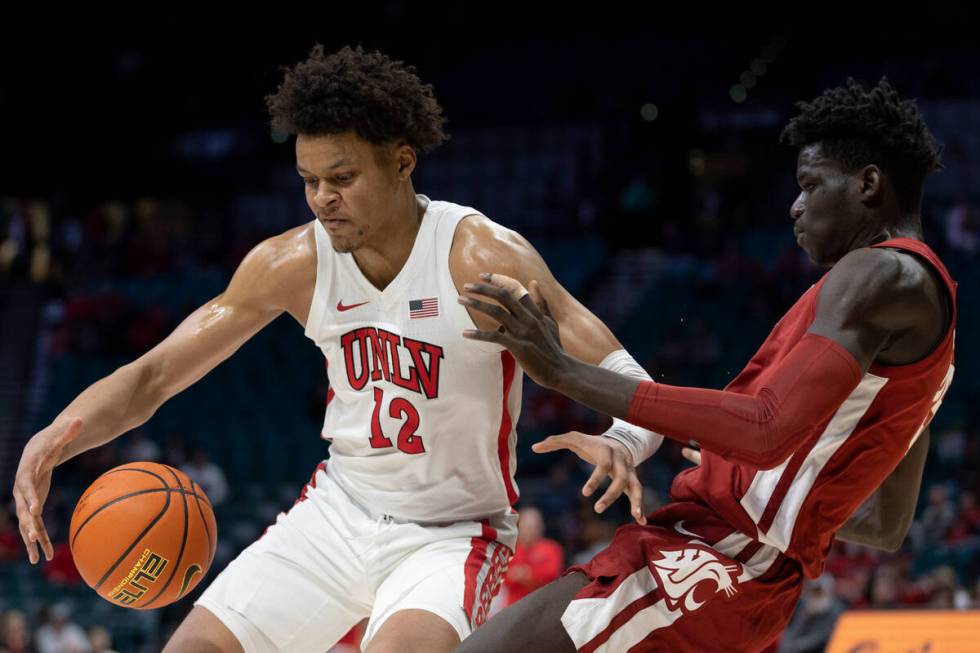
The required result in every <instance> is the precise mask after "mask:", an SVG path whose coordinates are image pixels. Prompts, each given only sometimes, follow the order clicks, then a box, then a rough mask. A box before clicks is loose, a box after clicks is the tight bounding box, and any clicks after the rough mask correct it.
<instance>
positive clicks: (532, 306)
mask: <svg viewBox="0 0 980 653" xmlns="http://www.w3.org/2000/svg"><path fill="white" fill-rule="evenodd" d="M520 302H521V304H523V305H524V308H526V309H527V310H528V312H529V313H531V315H533V316H534V317H536V318H538V319H539V320H540V319H542V318H544V313H543V312H542V302H544V297H543V296H542V295H541V286H540V285H539V284H538V282H537V280H536V279H535V280H532V281H531V282H530V283H529V284H528V291H527V294H526V295H524V296H523V297H521V299H520Z"/></svg>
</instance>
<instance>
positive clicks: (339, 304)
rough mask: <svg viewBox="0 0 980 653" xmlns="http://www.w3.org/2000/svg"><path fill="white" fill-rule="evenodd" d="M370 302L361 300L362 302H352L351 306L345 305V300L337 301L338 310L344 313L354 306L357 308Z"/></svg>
mask: <svg viewBox="0 0 980 653" xmlns="http://www.w3.org/2000/svg"><path fill="white" fill-rule="evenodd" d="M369 303H370V302H361V303H360V304H351V305H350V306H344V302H343V301H339V302H337V310H338V311H340V312H341V313H343V312H344V311H349V310H350V309H352V308H357V307H358V306H364V305H365V304H369Z"/></svg>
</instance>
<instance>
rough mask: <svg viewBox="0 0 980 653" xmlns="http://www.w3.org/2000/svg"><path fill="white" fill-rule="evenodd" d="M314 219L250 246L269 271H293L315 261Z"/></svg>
mask: <svg viewBox="0 0 980 653" xmlns="http://www.w3.org/2000/svg"><path fill="white" fill-rule="evenodd" d="M315 228H316V223H315V221H310V222H307V223H305V224H301V225H298V226H296V227H293V228H292V229H288V230H286V231H284V232H282V233H280V234H276V235H274V236H269V237H268V238H266V239H265V240H263V241H261V242H260V243H259V244H258V245H256V246H255V247H254V248H252V251H251V252H249V255H253V254H254V255H255V256H256V257H257V258H258V259H259V260H260V261H261V262H262V263H263V264H264V265H265V266H266V267H268V271H269V272H273V273H275V272H293V271H295V270H296V269H302V268H304V267H307V266H309V264H310V263H311V262H312V263H315V262H316V232H315V231H314V229H315Z"/></svg>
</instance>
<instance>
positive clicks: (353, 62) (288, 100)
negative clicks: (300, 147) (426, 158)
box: [265, 43, 449, 152]
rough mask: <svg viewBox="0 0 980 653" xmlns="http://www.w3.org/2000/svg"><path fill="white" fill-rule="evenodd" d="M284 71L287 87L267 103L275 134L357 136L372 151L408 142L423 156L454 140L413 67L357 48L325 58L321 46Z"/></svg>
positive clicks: (426, 87)
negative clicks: (388, 145)
mask: <svg viewBox="0 0 980 653" xmlns="http://www.w3.org/2000/svg"><path fill="white" fill-rule="evenodd" d="M280 70H281V71H283V72H285V78H284V79H283V82H282V84H280V85H279V87H278V88H277V89H276V92H275V93H272V94H270V95H267V96H266V97H265V102H266V106H267V107H268V110H269V115H270V116H271V127H272V129H274V130H276V131H280V132H283V133H286V134H289V135H294V134H302V135H308V136H324V135H329V134H340V133H343V132H348V131H353V132H355V133H356V134H357V135H358V136H360V137H361V138H363V139H364V140H366V141H368V142H369V143H372V144H373V145H377V146H380V145H384V144H388V143H391V142H395V141H401V140H404V141H405V142H407V143H408V144H409V145H411V146H412V147H413V148H415V149H416V150H417V151H421V152H427V151H429V150H431V149H433V148H434V147H436V146H437V145H439V144H441V143H443V142H444V141H446V140H448V139H449V136H448V135H447V134H446V133H445V132H444V131H443V128H442V125H443V123H444V122H445V121H446V118H445V117H443V115H442V107H441V106H439V102H438V101H436V98H435V96H434V95H433V92H432V85H431V84H423V83H422V81H421V80H420V79H419V78H418V76H417V75H416V74H415V67H414V66H406V65H404V62H402V61H394V60H392V59H391V58H389V57H388V56H387V55H385V54H382V53H381V52H377V51H375V52H365V51H364V49H363V48H362V47H361V46H360V45H358V46H357V47H355V48H351V47H350V46H344V47H343V48H342V49H341V50H339V51H337V52H334V53H333V54H329V55H324V48H323V45H322V44H320V43H317V44H316V45H314V46H313V49H312V50H311V51H310V56H309V58H307V59H306V60H305V61H301V62H299V63H298V64H296V65H295V66H294V67H293V68H289V67H286V66H283V67H281V69H280Z"/></svg>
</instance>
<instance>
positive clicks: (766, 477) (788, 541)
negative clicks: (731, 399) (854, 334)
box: [671, 238, 956, 577]
mask: <svg viewBox="0 0 980 653" xmlns="http://www.w3.org/2000/svg"><path fill="white" fill-rule="evenodd" d="M872 247H889V248H892V249H897V250H903V251H907V252H911V253H913V254H916V255H918V256H919V257H920V258H921V259H923V260H924V261H926V262H927V263H928V265H930V266H931V267H933V268H934V269H935V270H936V272H937V273H938V275H939V276H940V277H941V278H942V280H943V282H944V284H945V286H946V288H947V290H948V292H949V297H950V300H951V305H950V311H951V315H950V324H949V329H948V331H947V332H946V334H945V337H944V338H943V340H942V342H941V343H940V344H939V345H938V346H937V347H936V348H935V350H934V351H933V352H932V353H930V354H929V355H928V356H927V357H926V358H924V359H922V360H920V361H918V362H915V363H911V364H908V365H881V364H877V363H874V364H872V365H871V367H870V368H869V369H868V371H867V372H866V373H865V374H864V376H863V378H862V379H861V381H860V383H859V384H858V386H857V387H856V388H855V389H854V391H853V392H852V393H851V394H850V396H849V397H848V398H847V399H846V400H845V401H844V402H843V403H842V404H841V406H840V408H839V409H838V410H837V412H836V413H835V414H834V415H833V416H832V417H830V418H829V419H828V420H826V421H825V422H823V423H820V424H814V425H813V428H812V429H811V430H810V431H809V432H808V433H807V434H805V435H804V436H803V437H802V438H801V439H800V444H799V447H798V448H797V449H796V450H795V451H794V452H793V453H792V454H791V455H790V456H789V457H788V458H786V460H784V461H783V462H782V463H781V464H780V465H778V466H777V467H775V468H773V469H767V470H759V469H756V468H754V467H752V466H750V465H747V464H743V463H738V462H734V461H731V460H725V459H723V458H722V457H720V456H718V455H715V454H712V453H710V452H708V451H702V458H701V465H699V466H697V467H694V468H691V469H688V470H685V471H684V472H681V473H680V474H678V476H677V477H676V478H675V479H674V482H673V485H672V486H671V496H672V497H673V498H674V499H675V500H678V501H700V502H702V503H707V504H708V505H709V506H711V507H712V508H713V509H714V510H715V511H716V512H717V513H718V514H719V515H721V516H722V517H723V518H725V519H726V520H727V521H728V523H730V524H731V525H732V526H734V527H736V528H738V529H739V530H741V531H742V532H744V533H746V534H748V535H750V536H752V537H754V538H755V539H757V540H759V541H760V542H763V543H766V544H770V545H773V546H775V547H777V548H778V549H779V550H781V551H783V552H785V553H786V555H787V556H789V557H791V558H794V559H796V560H798V561H799V562H800V563H801V565H802V566H803V570H804V572H805V573H806V574H807V575H808V576H810V577H816V576H818V575H819V574H820V572H821V571H822V570H823V565H824V561H825V559H826V555H827V552H828V550H829V549H830V545H831V543H832V542H833V537H834V533H835V532H836V531H837V530H838V529H839V528H840V527H841V526H842V525H843V524H844V522H846V521H847V520H848V518H849V517H850V516H851V514H852V513H853V512H854V511H855V510H856V509H857V508H858V506H860V505H861V503H862V502H863V501H864V500H865V499H866V498H867V497H868V496H870V495H871V494H872V493H873V492H874V491H875V490H876V489H877V488H878V486H879V485H881V483H882V481H884V480H885V478H886V477H887V476H888V475H889V474H890V473H891V472H892V470H893V469H895V467H896V466H897V465H898V463H899V462H900V461H901V459H902V457H903V456H904V455H905V454H906V452H908V450H909V449H910V448H911V447H912V444H913V443H914V442H915V440H916V438H918V437H919V434H920V433H922V431H923V430H924V429H925V427H926V426H927V425H928V423H929V421H930V420H931V419H932V417H933V415H934V414H935V413H936V410H937V409H938V408H939V405H940V403H942V400H943V396H944V395H945V393H946V390H947V388H948V387H949V384H950V381H951V380H952V378H953V340H954V336H955V327H956V282H955V281H953V279H952V277H950V275H949V272H948V271H947V270H946V267H945V266H944V265H943V264H942V262H941V261H940V260H939V258H938V257H937V256H936V254H935V253H934V252H933V251H932V250H931V249H930V248H929V247H928V246H927V245H926V244H925V243H923V242H921V241H918V240H913V239H909V238H894V239H892V240H887V241H885V242H882V243H878V244H876V245H872ZM826 278H827V276H826V275H824V276H823V277H822V278H821V279H820V281H818V282H817V283H815V284H814V285H812V286H811V287H810V289H809V290H807V291H806V292H805V293H804V294H803V296H802V297H800V299H799V300H797V302H796V303H795V304H794V305H793V307H792V308H790V309H789V311H788V312H787V313H786V315H784V316H783V318H782V319H781V320H780V321H779V322H778V323H777V324H776V326H775V327H773V330H772V332H771V333H770V334H769V337H768V338H766V340H765V342H763V343H762V346H761V347H760V348H759V350H758V352H756V354H755V355H754V356H753V357H752V359H751V360H750V361H749V363H748V365H746V367H745V369H743V370H742V371H741V372H740V373H739V374H738V376H736V377H735V379H733V380H732V381H731V383H729V384H728V386H727V387H726V390H731V391H734V392H741V393H746V394H751V393H753V392H755V391H756V390H757V389H758V388H759V387H761V386H762V385H763V384H764V383H765V380H766V378H767V375H768V373H769V371H770V370H771V369H772V368H773V367H774V366H775V365H776V364H777V363H778V362H779V361H780V360H781V359H782V358H783V357H785V356H786V355H787V354H788V353H789V352H790V350H791V349H792V348H793V346H794V345H796V343H797V342H798V341H799V340H800V339H801V338H802V337H803V335H804V334H805V333H806V332H807V330H808V329H809V328H810V325H811V324H812V323H813V320H814V317H815V315H816V307H817V298H818V296H819V294H820V287H821V285H822V284H823V282H824V280H825V279H826Z"/></svg>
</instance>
